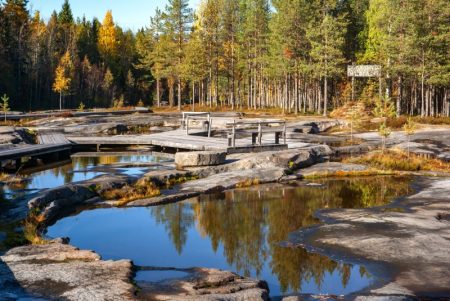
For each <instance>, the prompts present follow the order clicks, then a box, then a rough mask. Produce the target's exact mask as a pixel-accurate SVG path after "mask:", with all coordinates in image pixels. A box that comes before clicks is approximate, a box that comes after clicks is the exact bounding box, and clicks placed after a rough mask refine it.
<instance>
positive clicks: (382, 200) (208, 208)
mask: <svg viewBox="0 0 450 301" xmlns="http://www.w3.org/2000/svg"><path fill="white" fill-rule="evenodd" d="M317 183H320V184H322V185H323V186H320V187H318V186H286V185H283V186H282V185H261V186H256V187H252V188H246V189H236V190H230V191H227V192H225V193H220V194H212V195H203V196H201V197H198V198H194V199H191V200H189V201H186V202H183V203H177V204H170V205H166V206H158V207H153V208H149V210H150V211H151V213H152V215H153V216H154V217H155V218H156V220H157V221H158V223H161V224H164V226H165V229H166V231H167V233H168V235H169V236H170V238H171V240H172V241H173V244H174V246H175V248H176V250H177V251H178V253H179V254H181V253H182V250H183V246H184V244H185V243H186V241H187V233H188V230H189V228H191V227H193V226H194V225H195V226H196V227H197V230H198V232H199V233H201V235H202V236H203V237H209V239H210V241H211V244H212V246H211V247H212V249H213V250H214V252H216V251H217V250H218V249H219V246H220V245H221V246H223V250H224V254H223V255H224V257H225V258H226V260H227V262H228V264H229V265H230V266H232V267H234V270H235V272H237V273H239V274H242V275H244V276H251V275H252V274H254V275H255V276H257V277H258V276H259V275H260V273H261V270H262V269H263V266H264V264H265V263H266V262H268V265H269V267H270V269H271V271H272V273H273V274H274V275H276V277H277V278H278V281H279V283H280V286H281V291H282V292H286V291H302V287H301V284H302V283H303V282H304V281H308V282H309V281H311V280H314V282H315V283H316V285H317V286H318V287H319V288H320V287H321V285H322V282H323V279H324V275H325V274H326V273H333V272H338V273H339V275H340V280H341V282H342V285H343V287H346V285H347V283H348V281H349V279H350V276H351V275H350V274H351V269H352V266H351V265H348V264H342V263H337V262H335V261H333V260H331V259H329V258H327V257H325V256H321V255H318V254H312V253H308V252H307V251H306V250H304V249H302V248H293V247H282V246H280V245H279V243H280V242H282V241H285V240H286V239H287V238H288V234H289V233H291V232H293V231H295V230H298V229H299V228H301V227H305V226H310V225H312V224H315V223H318V220H317V219H316V218H315V217H314V213H315V212H316V211H317V210H318V209H321V208H365V207H372V206H378V205H383V204H386V203H388V202H390V201H391V200H392V199H393V198H395V197H397V196H400V195H405V194H408V190H409V183H410V180H409V179H407V178H395V177H373V178H348V179H339V180H330V179H327V180H322V181H317ZM360 274H361V277H363V276H366V277H367V276H368V274H367V271H366V270H365V269H364V268H362V267H361V268H360Z"/></svg>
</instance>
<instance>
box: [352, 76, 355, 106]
mask: <svg viewBox="0 0 450 301" xmlns="http://www.w3.org/2000/svg"><path fill="white" fill-rule="evenodd" d="M352 101H355V77H354V76H352Z"/></svg>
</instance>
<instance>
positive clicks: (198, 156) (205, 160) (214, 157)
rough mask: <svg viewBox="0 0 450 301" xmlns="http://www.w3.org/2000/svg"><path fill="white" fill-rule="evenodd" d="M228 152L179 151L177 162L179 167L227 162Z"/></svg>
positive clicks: (176, 155)
mask: <svg viewBox="0 0 450 301" xmlns="http://www.w3.org/2000/svg"><path fill="white" fill-rule="evenodd" d="M226 155H227V153H226V152H213V151H202V152H178V153H176V154H175V164H176V166H177V167H178V168H181V169H182V168H184V167H188V166H191V167H192V166H211V165H220V164H223V163H225V158H226Z"/></svg>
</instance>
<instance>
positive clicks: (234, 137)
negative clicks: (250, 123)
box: [231, 119, 236, 147]
mask: <svg viewBox="0 0 450 301" xmlns="http://www.w3.org/2000/svg"><path fill="white" fill-rule="evenodd" d="M231 134H232V136H231V142H232V145H233V147H236V120H234V119H233V129H232V130H231Z"/></svg>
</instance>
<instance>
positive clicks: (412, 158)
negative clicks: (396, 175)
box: [344, 150, 450, 172]
mask: <svg viewBox="0 0 450 301" xmlns="http://www.w3.org/2000/svg"><path fill="white" fill-rule="evenodd" d="M344 162H347V163H357V164H365V165H368V166H371V167H373V168H377V169H381V170H396V171H438V172H450V163H447V162H444V161H441V160H438V159H433V158H424V157H421V156H418V155H415V154H410V155H409V156H408V154H407V153H406V152H404V151H400V150H388V151H384V152H380V151H376V152H371V153H368V154H366V155H363V156H361V157H355V158H349V159H346V160H344Z"/></svg>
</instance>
